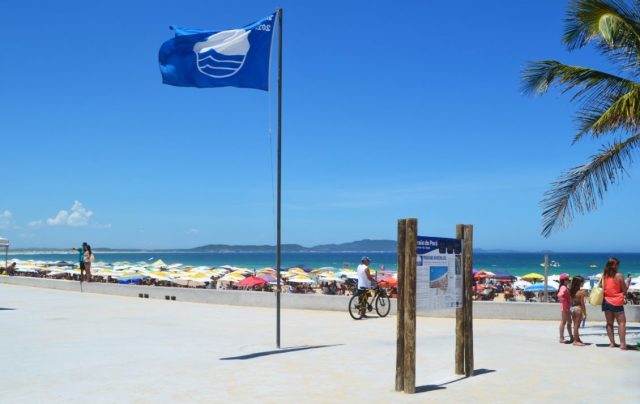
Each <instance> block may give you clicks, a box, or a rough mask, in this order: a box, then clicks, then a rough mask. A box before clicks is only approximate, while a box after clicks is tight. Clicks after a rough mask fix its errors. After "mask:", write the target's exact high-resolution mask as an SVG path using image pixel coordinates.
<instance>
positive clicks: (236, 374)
mask: <svg viewBox="0 0 640 404" xmlns="http://www.w3.org/2000/svg"><path fill="white" fill-rule="evenodd" d="M0 295H1V296H2V303H1V304H0V306H1V307H2V310H0V324H1V325H2V329H3V330H4V331H3V333H2V334H0V343H1V344H2V346H3V347H5V348H8V349H3V350H2V351H1V352H0V363H3V370H5V371H4V372H3V378H2V380H1V381H0V391H2V398H3V400H2V401H8V402H25V403H26V402H38V401H40V402H86V401H87V400H89V401H92V402H151V401H153V402H169V401H182V402H211V401H217V400H226V399H233V400H243V401H246V402H281V401H282V400H287V399H289V400H296V401H297V400H305V401H309V402H342V401H344V400H366V401H368V402H389V401H392V400H393V401H400V402H404V401H444V400H446V401H455V402H478V401H479V402H507V401H513V400H514V399H517V400H518V401H521V402H540V401H548V402H559V401H566V397H565V398H563V396H562V392H563V391H567V388H565V387H566V386H570V385H571V384H572V382H571V380H572V378H575V379H578V380H580V386H579V389H577V390H576V391H575V392H572V396H571V401H579V402H592V401H603V400H605V399H607V398H608V395H606V394H608V393H606V392H605V390H604V389H603V386H607V391H611V390H615V391H616V394H617V399H619V400H620V401H630V402H631V401H633V400H634V399H635V398H636V397H637V394H638V387H637V375H638V371H640V361H639V359H640V356H638V355H640V352H638V351H627V352H624V351H621V350H619V349H610V348H606V347H605V345H606V344H607V343H606V335H605V332H604V327H603V324H602V323H597V322H592V323H590V324H589V326H588V327H587V328H586V329H585V330H584V332H583V336H584V340H585V342H587V343H590V345H589V346H586V347H584V348H578V347H573V346H570V345H561V344H558V343H557V342H556V333H557V323H556V322H550V321H503V320H475V321H474V331H475V364H476V372H477V376H475V377H473V378H470V379H463V378H460V377H458V376H455V375H454V374H453V369H454V363H453V357H454V355H453V353H454V321H453V320H451V319H433V318H418V322H417V343H418V352H417V373H416V385H417V387H418V393H417V394H415V395H413V396H409V395H405V394H404V393H396V392H394V391H393V386H394V374H395V373H394V372H395V321H396V319H395V316H389V317H387V318H384V319H379V318H371V319H367V320H364V321H353V320H351V319H350V318H349V316H348V314H347V313H346V312H345V313H340V312H325V311H309V310H284V311H283V317H282V345H283V348H284V349H282V350H276V349H275V324H274V323H275V313H274V310H273V309H266V308H256V307H235V306H218V305H210V304H197V303H185V302H170V301H163V300H153V299H134V298H126V297H117V296H106V295H97V294H87V293H85V294H79V293H75V292H64V291H57V290H47V289H38V288H29V287H21V286H10V285H0ZM639 334H640V324H638V323H631V324H629V327H628V341H629V343H636V342H637V341H638V339H639ZM602 369H606V371H604V372H603V371H602ZM559 375H565V376H559ZM559 377H560V378H561V379H560V380H559ZM563 379H564V383H565V385H566V386H565V387H562V386H563V385H562V384H560V383H562V380H563ZM362 383H364V385H365V387H362V388H356V386H357V385H358V384H362Z"/></svg>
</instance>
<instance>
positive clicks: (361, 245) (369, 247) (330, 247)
mask: <svg viewBox="0 0 640 404" xmlns="http://www.w3.org/2000/svg"><path fill="white" fill-rule="evenodd" d="M396 244H397V243H396V242H395V241H394V240H369V239H367V240H360V241H352V242H350V243H342V244H321V245H317V246H314V247H304V246H301V245H299V244H283V245H282V251H283V252H395V251H396ZM274 248H275V247H274V246H272V245H226V244H209V245H204V246H201V247H195V248H192V249H189V250H185V251H191V252H214V253H232V252H244V253H250V252H273V249H274Z"/></svg>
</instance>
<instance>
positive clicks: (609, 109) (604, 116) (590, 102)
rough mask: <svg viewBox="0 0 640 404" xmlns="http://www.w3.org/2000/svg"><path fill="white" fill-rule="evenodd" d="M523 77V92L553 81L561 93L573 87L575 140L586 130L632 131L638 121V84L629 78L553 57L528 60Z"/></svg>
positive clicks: (597, 132)
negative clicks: (571, 63) (575, 113)
mask: <svg viewBox="0 0 640 404" xmlns="http://www.w3.org/2000/svg"><path fill="white" fill-rule="evenodd" d="M522 79H523V80H522V89H523V92H525V93H538V94H540V93H545V92H546V91H548V89H549V87H551V86H552V85H555V86H557V87H558V88H559V89H560V91H561V92H562V93H566V92H569V91H572V90H573V91H575V94H573V96H572V97H571V101H578V102H579V103H580V104H581V105H582V107H581V109H580V111H578V115H577V120H578V122H579V123H580V126H579V131H578V133H577V134H576V136H575V137H574V139H573V141H574V143H575V142H577V141H578V140H580V139H581V138H582V136H584V135H585V134H587V133H589V132H591V133H592V134H593V136H594V137H599V136H600V135H601V134H603V133H604V132H606V131H610V130H616V129H620V128H625V129H628V130H631V131H633V130H635V129H636V128H637V127H638V126H637V125H638V124H640V114H639V110H640V86H639V85H638V84H637V83H635V82H633V81H630V80H628V79H625V78H622V77H618V76H615V75H612V74H609V73H604V72H601V71H598V70H593V69H588V68H585V67H580V66H570V65H565V64H562V63H560V62H557V61H555V60H542V61H536V62H531V63H529V64H528V66H526V67H525V69H524V70H523V73H522Z"/></svg>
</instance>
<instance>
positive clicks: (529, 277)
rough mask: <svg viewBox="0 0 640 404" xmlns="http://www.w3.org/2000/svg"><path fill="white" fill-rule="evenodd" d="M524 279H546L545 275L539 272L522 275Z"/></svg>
mask: <svg viewBox="0 0 640 404" xmlns="http://www.w3.org/2000/svg"><path fill="white" fill-rule="evenodd" d="M521 278H522V279H524V280H527V281H528V280H532V281H541V280H543V279H544V276H542V275H540V274H539V273H536V272H531V273H530V274H526V275H523V276H521Z"/></svg>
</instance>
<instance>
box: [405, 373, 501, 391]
mask: <svg viewBox="0 0 640 404" xmlns="http://www.w3.org/2000/svg"><path fill="white" fill-rule="evenodd" d="M493 372H495V370H494V369H476V370H474V371H473V375H474V376H480V375H483V374H485V373H493ZM464 379H466V377H465V376H460V377H458V378H457V379H454V380H451V381H448V382H446V383H440V384H427V385H425V386H417V387H416V394H417V393H426V392H428V391H434V390H444V389H446V387H444V386H446V385H447V384H451V383H455V382H459V381H461V380H464Z"/></svg>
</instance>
